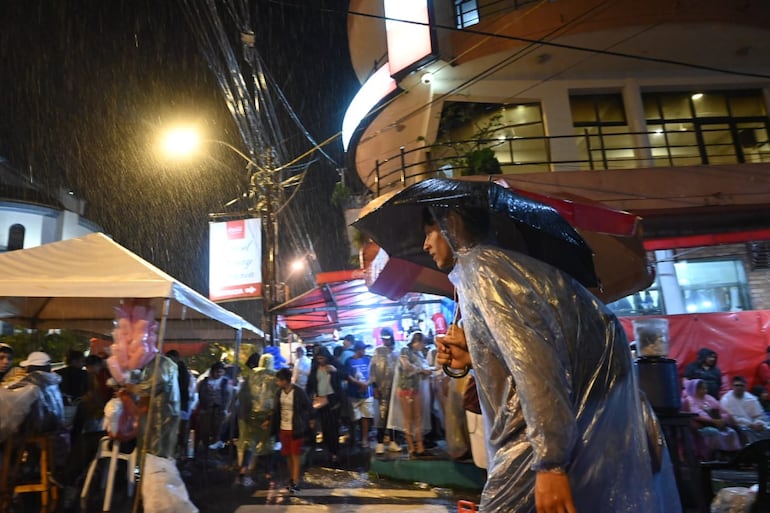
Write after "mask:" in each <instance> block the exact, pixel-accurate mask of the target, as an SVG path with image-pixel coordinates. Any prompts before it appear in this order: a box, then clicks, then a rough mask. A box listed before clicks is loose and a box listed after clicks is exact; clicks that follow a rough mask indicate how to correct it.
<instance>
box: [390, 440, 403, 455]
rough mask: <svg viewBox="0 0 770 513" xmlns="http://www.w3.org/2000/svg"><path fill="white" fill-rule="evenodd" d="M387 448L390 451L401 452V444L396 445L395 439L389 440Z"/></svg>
mask: <svg viewBox="0 0 770 513" xmlns="http://www.w3.org/2000/svg"><path fill="white" fill-rule="evenodd" d="M388 450H389V451H390V452H401V446H400V445H398V444H397V443H396V442H395V441H393V440H391V442H390V445H388Z"/></svg>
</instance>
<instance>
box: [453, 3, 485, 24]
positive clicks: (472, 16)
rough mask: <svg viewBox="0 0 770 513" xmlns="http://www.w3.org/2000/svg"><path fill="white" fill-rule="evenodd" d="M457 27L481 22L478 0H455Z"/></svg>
mask: <svg viewBox="0 0 770 513" xmlns="http://www.w3.org/2000/svg"><path fill="white" fill-rule="evenodd" d="M455 18H456V20H457V28H465V27H469V26H471V25H475V24H476V23H478V22H479V6H478V3H477V2H476V0H455Z"/></svg>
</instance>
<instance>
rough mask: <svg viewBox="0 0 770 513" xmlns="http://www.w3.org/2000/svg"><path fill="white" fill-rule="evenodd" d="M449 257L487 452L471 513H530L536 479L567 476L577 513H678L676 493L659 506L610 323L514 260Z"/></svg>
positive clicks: (494, 252) (531, 262)
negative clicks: (483, 480) (484, 476)
mask: <svg viewBox="0 0 770 513" xmlns="http://www.w3.org/2000/svg"><path fill="white" fill-rule="evenodd" d="M444 233H445V236H446V231H444ZM454 247H457V245H456V244H455V245H454ZM455 253H456V256H457V261H456V264H455V267H454V269H453V270H452V272H451V273H450V279H451V281H452V283H454V285H455V286H456V287H457V292H458V296H459V302H460V308H461V311H462V314H463V329H464V332H465V335H466V337H467V341H468V346H469V350H470V353H471V357H472V361H473V365H474V368H475V369H476V376H477V385H478V390H479V398H480V402H481V408H482V411H483V415H484V419H485V427H486V433H487V440H488V447H487V459H488V480H487V484H486V486H485V488H484V491H483V493H482V500H481V507H480V511H484V512H493V511H494V512H515V513H529V512H534V511H535V505H534V484H535V473H536V472H537V471H548V470H561V471H565V472H566V473H567V474H568V476H569V480H570V484H571V487H572V492H573V498H574V501H575V506H576V508H577V511H578V512H580V513H590V512H599V511H600V512H602V513H612V512H617V513H621V512H623V513H631V512H635V513H636V512H638V513H654V512H658V511H679V498H678V497H677V496H676V491H675V490H674V491H673V493H672V492H671V491H669V492H668V493H669V496H667V497H665V498H663V500H662V501H661V503H663V504H664V507H662V508H661V507H660V505H659V503H658V502H657V500H656V497H655V492H654V484H653V472H652V465H651V459H650V453H649V449H648V442H647V438H646V436H647V435H646V432H645V424H644V420H643V417H642V409H641V403H640V396H639V391H638V386H637V383H636V379H635V377H634V373H633V367H632V361H631V355H630V352H629V349H628V342H627V341H626V338H625V335H624V332H623V329H622V327H621V326H620V324H619V322H618V321H617V319H616V318H615V317H614V316H613V315H612V313H611V312H610V311H609V310H608V309H607V308H606V307H605V306H604V305H603V304H602V303H601V302H600V301H599V300H598V299H597V298H596V297H594V296H593V295H592V294H591V293H590V292H588V291H587V290H586V289H585V288H584V287H583V286H582V285H580V284H579V283H578V282H577V281H575V280H574V279H573V278H571V277H570V276H569V275H567V274H565V273H563V272H562V271H560V270H558V269H556V268H554V267H552V266H550V265H548V264H545V263H543V262H541V261H539V260H535V259H533V258H530V257H529V256H526V255H524V254H522V253H518V252H509V251H503V250H500V249H498V248H494V247H491V246H484V245H477V246H475V247H471V248H466V249H462V250H456V251H455ZM621 455H622V458H621V457H620V456H621ZM665 469H666V470H665V471H666V472H669V473H670V466H666V467H665ZM661 477H665V479H668V478H670V479H671V480H673V476H672V475H669V476H661Z"/></svg>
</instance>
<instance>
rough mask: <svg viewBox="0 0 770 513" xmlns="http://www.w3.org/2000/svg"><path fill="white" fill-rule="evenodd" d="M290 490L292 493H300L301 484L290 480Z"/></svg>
mask: <svg viewBox="0 0 770 513" xmlns="http://www.w3.org/2000/svg"><path fill="white" fill-rule="evenodd" d="M289 491H290V492H291V493H299V485H298V484H297V483H295V482H294V481H289Z"/></svg>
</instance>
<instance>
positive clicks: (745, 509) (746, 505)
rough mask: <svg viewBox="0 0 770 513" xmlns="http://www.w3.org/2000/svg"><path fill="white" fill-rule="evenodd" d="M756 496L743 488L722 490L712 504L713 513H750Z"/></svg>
mask: <svg viewBox="0 0 770 513" xmlns="http://www.w3.org/2000/svg"><path fill="white" fill-rule="evenodd" d="M755 496H756V494H755V493H754V492H753V491H751V489H749V488H744V487H742V486H736V487H730V488H722V489H721V490H719V493H717V496H716V497H714V500H713V501H712V502H711V513H749V511H751V505H752V504H753V503H754V497H755Z"/></svg>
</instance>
